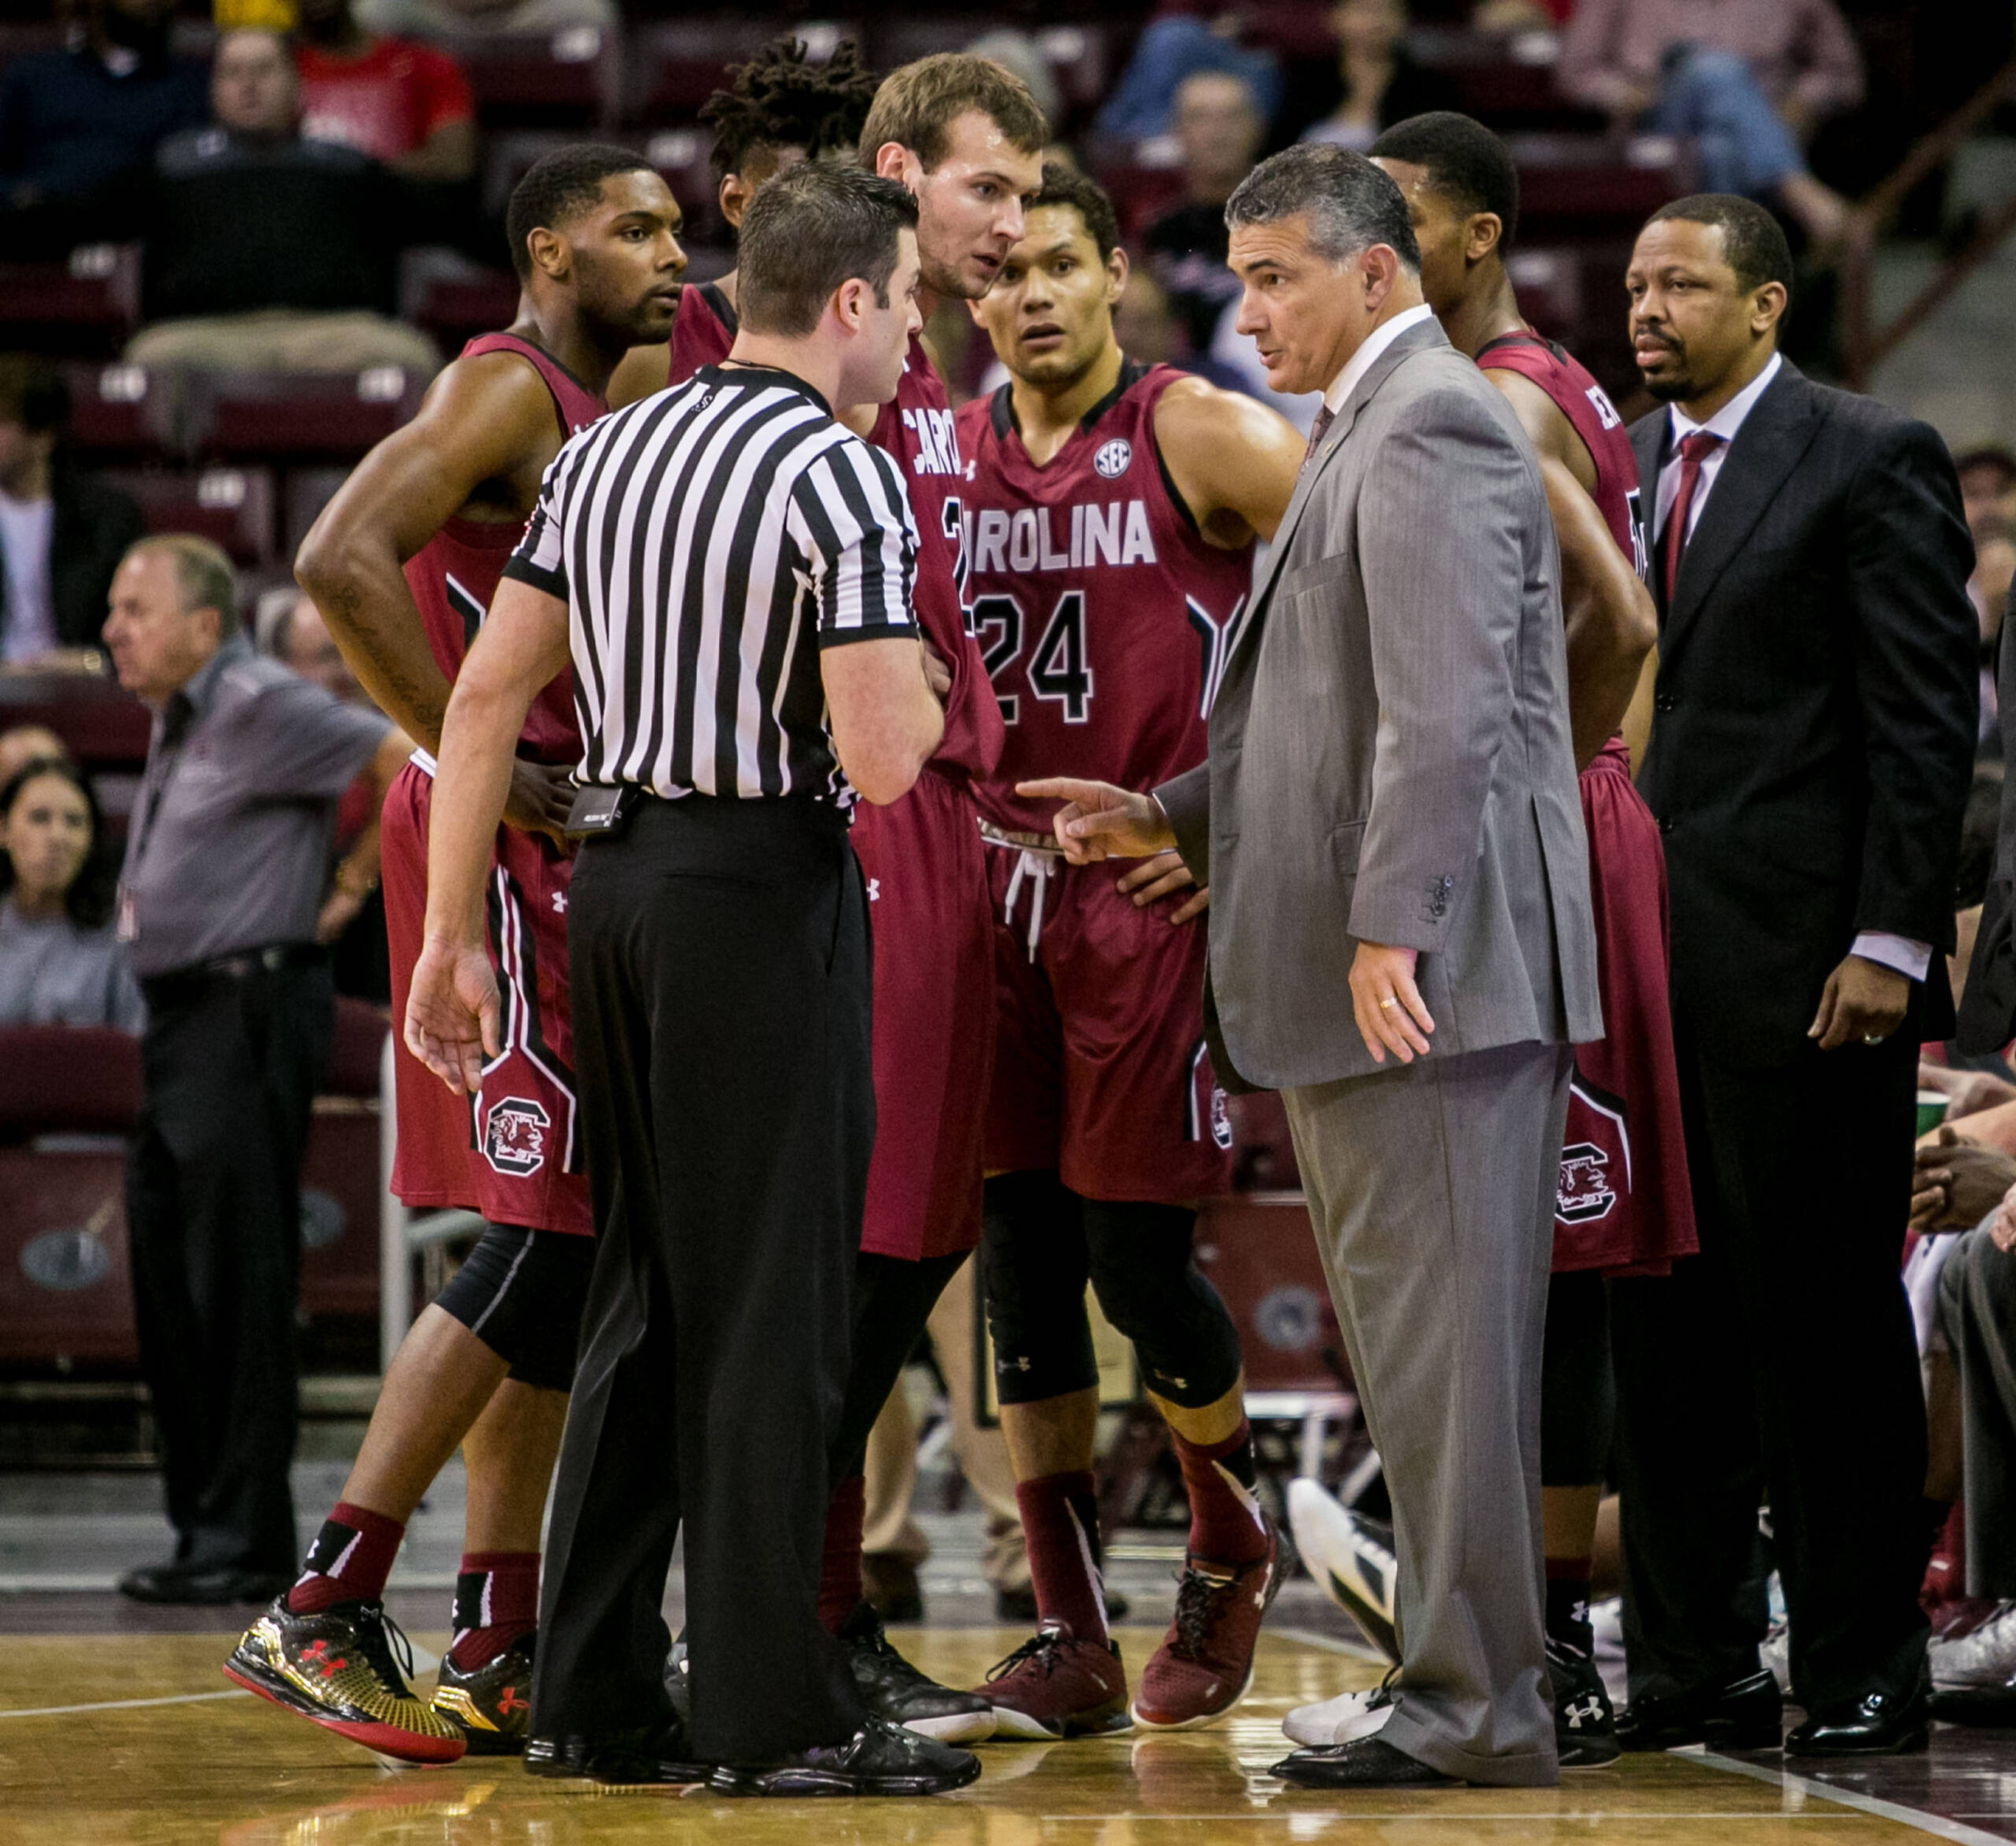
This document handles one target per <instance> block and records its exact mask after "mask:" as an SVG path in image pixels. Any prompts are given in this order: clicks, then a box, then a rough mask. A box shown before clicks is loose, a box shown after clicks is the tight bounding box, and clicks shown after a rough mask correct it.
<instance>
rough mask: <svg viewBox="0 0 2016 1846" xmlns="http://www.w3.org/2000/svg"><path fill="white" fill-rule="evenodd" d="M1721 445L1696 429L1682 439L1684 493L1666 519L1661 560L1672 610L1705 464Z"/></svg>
mask: <svg viewBox="0 0 2016 1846" xmlns="http://www.w3.org/2000/svg"><path fill="white" fill-rule="evenodd" d="M1721 446H1722V438H1720V437H1719V436H1712V435H1710V434H1709V433H1708V432H1707V431H1706V430H1695V431H1693V432H1691V433H1690V434H1688V435H1685V436H1683V437H1682V438H1680V491H1679V492H1678V493H1677V494H1675V495H1674V496H1673V509H1672V512H1670V513H1669V514H1666V533H1665V538H1666V544H1665V545H1664V546H1663V548H1662V555H1661V556H1660V582H1661V583H1663V584H1664V585H1666V607H1667V608H1672V604H1673V583H1674V580H1675V579H1677V578H1678V576H1679V574H1680V554H1681V553H1682V552H1683V551H1684V550H1686V549H1687V523H1688V515H1689V514H1690V513H1691V512H1692V511H1693V510H1694V496H1695V491H1696V489H1697V488H1698V487H1699V486H1700V485H1701V470H1702V463H1703V462H1706V461H1707V458H1708V457H1709V456H1712V455H1713V453H1714V452H1715V451H1716V450H1718V449H1719V448H1720V447H1721Z"/></svg>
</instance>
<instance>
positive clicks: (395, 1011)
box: [379, 762, 595, 1235]
mask: <svg viewBox="0 0 2016 1846" xmlns="http://www.w3.org/2000/svg"><path fill="white" fill-rule="evenodd" d="M433 794H434V779H433V777H432V775H431V774H430V773H428V772H427V771H426V769H423V768H422V767H420V765H419V764H418V763H417V762H409V763H408V764H407V766H406V767H405V768H403V770H401V771H400V772H399V775H398V778H397V780H396V781H394V782H393V784H392V785H391V789H390V790H388V791H386V794H385V814H384V824H383V826H382V829H381V831H380V833H379V859H380V862H381V864H382V867H383V873H382V876H383V881H384V889H385V936H386V938H387V941H388V943H389V944H390V945H391V963H392V1020H393V1028H394V1029H393V1045H394V1048H395V1049H394V1051H393V1070H394V1077H395V1085H396V1091H397V1102H398V1123H399V1146H398V1152H397V1155H395V1156H394V1158H393V1161H392V1190H393V1191H394V1192H396V1193H397V1195H398V1196H399V1197H400V1198H401V1199H403V1201H404V1202H406V1203H407V1204H408V1205H409V1206H412V1207H414V1208H416V1209H420V1210H430V1211H438V1210H443V1209H445V1208H450V1207H456V1208H461V1209H462V1210H465V1211H474V1212H480V1213H481V1214H483V1216H484V1217H485V1218H486V1219H488V1220H490V1221H491V1223H492V1224H502V1225H521V1226H526V1227H527V1228H528V1229H531V1230H535V1231H568V1232H580V1233H582V1234H584V1235H585V1234H588V1233H590V1232H593V1230H594V1228H595V1220H594V1219H593V1217H592V1215H591V1212H590V1209H589V1203H588V1181H587V1179H586V1177H585V1174H584V1173H583V1171H582V1149H581V1132H580V1124H579V1122H578V1121H577V1120H576V1119H575V1109H576V1104H575V1101H574V1073H573V1061H572V1060H573V1030H572V1027H571V1026H570V1025H569V1022H568V1016H567V881H568V879H570V878H571V877H572V875H573V860H572V859H570V858H568V857H567V856H566V855H564V854H562V853H561V852H560V851H559V850H557V849H555V847H554V845H553V844H552V843H551V842H550V840H547V839H544V838H540V837H538V836H535V835H532V834H529V833H520V832H518V831H517V830H516V829H515V828H513V827H499V828H498V829H497V846H496V849H495V851H494V852H493V854H492V856H491V867H490V884H489V889H488V891H487V892H486V894H485V899H484V908H485V912H486V913H487V915H488V918H489V929H490V952H491V960H492V961H493V962H494V963H495V964H496V967H497V990H498V997H499V998H500V999H501V1000H502V1002H503V1014H502V1019H501V1024H500V1029H501V1031H502V1032H503V1038H504V1048H503V1053H502V1054H501V1055H499V1056H497V1058H494V1059H493V1060H491V1062H490V1063H489V1064H487V1065H486V1066H485V1068H484V1073H483V1089H482V1091H481V1092H480V1093H479V1095H477V1096H473V1097H470V1096H456V1095H455V1094H454V1093H453V1092H451V1091H450V1090H449V1088H448V1086H447V1085H445V1084H444V1083H443V1082H442V1081H441V1079H439V1078H438V1077H437V1076H435V1075H434V1074H433V1073H432V1071H430V1070H428V1069H427V1067H426V1066H425V1065H424V1064H422V1063H421V1062H420V1061H419V1059H417V1058H416V1057H414V1055H413V1054H412V1053H411V1052H410V1051H408V1049H406V1045H405V1039H404V1032H403V1026H404V1022H405V1019H406V998H407V995H408V991H410V990H411V988H412V985H413V969H414V963H415V962H416V961H419V959H420V943H421V940H422V936H423V932H424V926H425V923H426V908H427V814H428V809H429V807H430V805H431V803H432V800H433Z"/></svg>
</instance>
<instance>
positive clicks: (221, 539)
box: [103, 467, 273, 565]
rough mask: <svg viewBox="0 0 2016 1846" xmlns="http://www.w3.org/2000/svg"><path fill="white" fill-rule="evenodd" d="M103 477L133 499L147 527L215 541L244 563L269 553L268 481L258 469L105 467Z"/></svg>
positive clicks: (269, 475) (261, 560)
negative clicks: (127, 468) (128, 468)
mask: <svg viewBox="0 0 2016 1846" xmlns="http://www.w3.org/2000/svg"><path fill="white" fill-rule="evenodd" d="M103 479H105V480H107V481H108V482H109V483H110V484H111V485H113V486H115V487H117V488H118V489H120V491H121V492H124V493H128V494H131V495H132V497H133V498H134V499H135V500H137V501H138V503H139V506H140V511H141V513H142V514H144V516H145V518H146V520H147V529H148V530H149V531H150V532H196V533H197V534H198V535H200V536H201V537H203V538H210V539H215V541H216V543H217V544H220V545H222V546H223V547H224V549H225V550H226V551H227V552H229V553H230V554H231V556H232V561H233V562H235V563H238V564H244V565H260V564H264V563H266V562H267V561H269V560H270V559H271V558H272V556H273V475H272V473H271V472H270V471H269V470H267V469H266V468H262V467H206V468H200V469H194V470H181V469H176V470H168V469H153V468H147V469H138V470H131V471H128V470H124V469H120V470H112V469H109V470H107V471H106V473H105V474H104V476H103Z"/></svg>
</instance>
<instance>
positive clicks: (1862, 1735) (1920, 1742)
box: [1785, 1685, 1930, 1756]
mask: <svg viewBox="0 0 2016 1846" xmlns="http://www.w3.org/2000/svg"><path fill="white" fill-rule="evenodd" d="M1929 1718H1930V1714H1929V1713H1928V1711H1927V1709H1926V1704H1925V1688H1924V1686H1922V1685H1916V1686H1913V1687H1912V1689H1911V1690H1909V1691H1908V1692H1884V1691H1878V1692H1866V1693H1864V1694H1863V1696H1861V1697H1860V1698H1859V1699H1857V1700H1856V1701H1855V1702H1854V1704H1852V1705H1830V1706H1827V1707H1825V1708H1824V1709H1822V1710H1819V1711H1816V1712H1815V1713H1814V1714H1813V1716H1812V1717H1810V1718H1808V1719H1807V1720H1806V1722H1805V1723H1804V1724H1802V1725H1797V1726H1796V1727H1795V1728H1794V1730H1793V1731H1792V1734H1791V1736H1790V1737H1787V1738H1786V1739H1785V1754H1786V1755H1788V1756H1901V1755H1906V1754H1907V1752H1909V1751H1911V1750H1921V1749H1924V1748H1925V1737H1926V1733H1927V1731H1928V1730H1929V1728H1930V1725H1929Z"/></svg>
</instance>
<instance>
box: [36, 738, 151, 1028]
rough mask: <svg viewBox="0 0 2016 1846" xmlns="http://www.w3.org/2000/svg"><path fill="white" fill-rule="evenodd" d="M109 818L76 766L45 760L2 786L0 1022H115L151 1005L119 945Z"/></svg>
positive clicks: (124, 1023) (135, 1023)
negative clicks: (106, 853)
mask: <svg viewBox="0 0 2016 1846" xmlns="http://www.w3.org/2000/svg"><path fill="white" fill-rule="evenodd" d="M103 837H104V820H103V815H101V814H99V812H98V802H97V797H96V796H95V795H93V794H92V793H91V785H90V784H89V783H88V782H86V781H85V779H84V777H83V775H82V774H81V773H79V770H78V769H77V767H76V766H75V765H74V764H73V763H71V762H68V761H66V760H65V759H64V758H62V757H61V756H38V757H35V758H33V759H32V760H31V761H28V762H27V763H26V764H25V765H24V766H23V767H21V768H19V769H17V770H16V771H15V773H13V774H12V775H11V776H9V778H8V779H7V780H6V782H5V783H4V784H0V1026H115V1027H116V1028H117V1029H118V1030H119V1031H120V1032H138V1031H139V1030H140V1028H141V1026H144V1024H145V1023H146V1018H147V1012H146V1008H145V1007H144V1005H143V1004H142V1003H141V1000H140V990H139V987H138V985H137V984H136V983H135V981H134V979H133V976H132V970H131V969H130V968H129V967H127V966H126V953H125V951H124V950H123V949H121V948H120V945H119V944H118V943H117V942H115V940H114V939H113V934H112V884H113V874H112V868H111V867H110V865H109V863H108V862H107V861H106V860H105V859H104V857H103V854H102V852H101V850H100V843H101V841H102V840H103Z"/></svg>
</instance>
